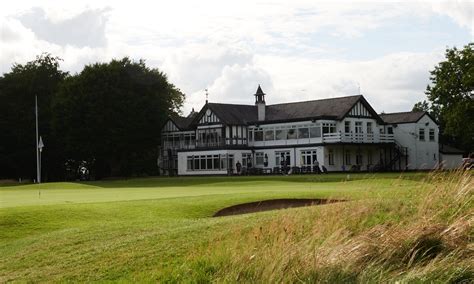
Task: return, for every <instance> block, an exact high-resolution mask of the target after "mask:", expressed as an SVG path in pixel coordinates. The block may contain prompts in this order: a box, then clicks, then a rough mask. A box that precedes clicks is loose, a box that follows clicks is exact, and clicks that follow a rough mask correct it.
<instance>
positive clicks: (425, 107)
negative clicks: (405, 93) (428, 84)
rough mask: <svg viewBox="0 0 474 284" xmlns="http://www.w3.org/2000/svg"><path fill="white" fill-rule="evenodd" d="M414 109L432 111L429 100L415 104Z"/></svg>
mask: <svg viewBox="0 0 474 284" xmlns="http://www.w3.org/2000/svg"><path fill="white" fill-rule="evenodd" d="M412 111H425V112H430V111H431V110H430V104H429V103H428V102H427V101H425V100H424V101H421V102H417V103H416V104H415V105H414V106H413V109H412Z"/></svg>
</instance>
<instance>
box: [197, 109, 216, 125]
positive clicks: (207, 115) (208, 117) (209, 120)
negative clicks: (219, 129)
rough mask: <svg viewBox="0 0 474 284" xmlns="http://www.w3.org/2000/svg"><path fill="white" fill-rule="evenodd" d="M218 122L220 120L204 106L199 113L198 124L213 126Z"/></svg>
mask: <svg viewBox="0 0 474 284" xmlns="http://www.w3.org/2000/svg"><path fill="white" fill-rule="evenodd" d="M220 122H221V120H220V119H219V117H217V115H216V114H215V113H214V112H213V111H212V110H211V109H210V108H209V107H207V106H206V107H205V108H204V109H203V111H202V113H201V116H200V118H199V122H198V124H213V123H220Z"/></svg>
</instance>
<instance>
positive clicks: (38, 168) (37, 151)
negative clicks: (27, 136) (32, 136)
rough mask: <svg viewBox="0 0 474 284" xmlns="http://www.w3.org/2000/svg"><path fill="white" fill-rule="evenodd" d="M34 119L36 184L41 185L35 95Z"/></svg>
mask: <svg viewBox="0 0 474 284" xmlns="http://www.w3.org/2000/svg"><path fill="white" fill-rule="evenodd" d="M35 118H36V182H37V183H41V173H40V164H39V163H40V161H39V147H38V96H37V95H35Z"/></svg>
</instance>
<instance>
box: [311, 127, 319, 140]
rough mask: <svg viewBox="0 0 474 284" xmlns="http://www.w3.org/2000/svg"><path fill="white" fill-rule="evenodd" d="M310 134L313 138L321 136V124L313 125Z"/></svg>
mask: <svg viewBox="0 0 474 284" xmlns="http://www.w3.org/2000/svg"><path fill="white" fill-rule="evenodd" d="M309 136H310V137H311V138H318V137H321V126H319V125H317V126H311V128H310V129H309Z"/></svg>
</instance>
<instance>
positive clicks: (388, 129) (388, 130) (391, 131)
mask: <svg viewBox="0 0 474 284" xmlns="http://www.w3.org/2000/svg"><path fill="white" fill-rule="evenodd" d="M387 133H388V134H393V127H391V126H389V127H388V128H387Z"/></svg>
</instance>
